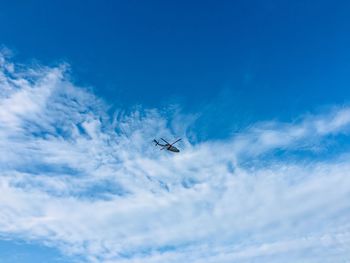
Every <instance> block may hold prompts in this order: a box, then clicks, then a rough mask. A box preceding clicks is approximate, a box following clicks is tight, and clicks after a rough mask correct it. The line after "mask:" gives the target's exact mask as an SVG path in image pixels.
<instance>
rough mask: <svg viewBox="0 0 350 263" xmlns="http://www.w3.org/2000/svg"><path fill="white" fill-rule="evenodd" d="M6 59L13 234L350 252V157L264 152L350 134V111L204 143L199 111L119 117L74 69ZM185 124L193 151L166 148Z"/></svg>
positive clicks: (156, 247)
mask: <svg viewBox="0 0 350 263" xmlns="http://www.w3.org/2000/svg"><path fill="white" fill-rule="evenodd" d="M1 65H2V68H1V73H0V76H1V77H0V89H1V96H0V107H1V111H0V112H1V113H0V128H1V129H0V169H1V173H0V191H1V192H2V195H1V197H0V210H1V211H2V212H1V215H0V234H1V236H3V237H7V238H14V239H15V238H20V239H24V240H29V241H30V240H35V241H39V242H42V243H44V244H46V245H49V246H54V247H57V248H59V249H60V250H61V251H62V252H63V253H65V254H67V255H72V256H76V255H78V256H80V257H81V258H82V260H84V261H90V262H126V263H130V262H184V261H186V262H204V261H205V262H232V261H235V262H252V261H253V260H256V259H257V258H259V262H281V261H283V262H300V261H303V260H304V261H307V262H320V260H322V262H335V261H341V260H343V261H345V260H350V255H349V249H348V247H350V244H349V243H350V239H349V235H350V225H349V224H348V222H349V217H350V212H349V211H350V209H349V208H350V205H349V204H348V203H349V202H348V200H349V197H350V174H349V171H350V167H349V166H350V165H349V157H348V156H347V155H346V154H343V155H341V156H340V155H339V156H334V158H333V159H332V160H328V161H327V160H323V161H312V162H311V161H310V162H308V163H306V162H304V161H302V159H299V160H294V161H291V160H285V159H283V160H281V159H278V157H276V156H272V157H270V158H269V159H268V160H266V158H265V157H264V155H265V154H268V153H269V152H271V151H274V150H279V149H284V150H286V151H289V150H291V151H292V150H294V149H297V148H298V147H300V146H301V145H302V146H303V147H304V149H305V150H306V151H308V150H310V151H312V147H313V146H314V145H315V144H316V145H319V144H321V143H322V142H324V141H325V140H327V138H328V136H336V135H339V134H345V135H347V134H348V131H349V126H350V109H349V108H347V107H343V108H338V109H335V110H333V111H331V112H330V113H327V114H323V115H316V116H308V117H304V118H302V119H301V120H300V121H299V122H296V123H291V124H288V123H278V122H270V123H257V124H254V125H252V126H251V127H250V128H248V129H246V130H245V131H243V132H242V133H241V134H238V135H236V136H234V137H232V138H230V139H227V140H223V141H216V142H214V141H207V142H203V143H199V144H191V143H190V141H189V139H188V138H187V136H186V134H188V133H191V132H192V133H193V132H194V131H190V130H189V129H190V127H191V125H190V121H191V117H188V116H181V115H180V114H177V113H175V115H169V114H167V113H160V112H159V111H157V110H138V111H135V112H134V113H131V114H129V115H125V114H121V113H119V114H116V115H115V116H114V118H112V119H111V118H110V117H109V116H108V114H107V111H108V106H107V105H105V104H104V102H103V101H101V100H100V99H99V98H97V97H96V96H95V95H93V94H92V93H91V92H89V91H87V90H86V89H83V88H80V87H77V86H75V85H74V84H73V83H71V82H70V81H69V76H67V73H66V72H65V66H62V67H57V68H45V67H38V68H36V69H34V68H29V67H28V68H27V69H22V70H21V71H20V72H19V71H16V67H17V66H16V65H14V64H12V63H11V61H9V60H8V59H5V58H1ZM182 118H183V122H182V121H181V120H182ZM168 119H170V121H168ZM171 119H177V120H178V122H177V123H176V124H174V123H173V122H172V121H171ZM174 131H177V132H178V131H181V132H182V133H183V134H180V135H181V136H182V137H183V144H182V148H183V151H182V152H181V153H180V154H178V155H171V154H168V153H166V152H165V153H163V152H161V154H160V152H159V151H158V150H157V149H155V148H153V146H152V144H151V140H152V139H153V137H158V136H163V135H164V136H167V137H175V134H174ZM176 135H179V134H176ZM247 159H252V160H254V162H253V163H252V164H251V165H249V166H247V165H244V164H245V160H247Z"/></svg>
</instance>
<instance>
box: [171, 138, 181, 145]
mask: <svg viewBox="0 0 350 263" xmlns="http://www.w3.org/2000/svg"><path fill="white" fill-rule="evenodd" d="M178 141H181V138H180V139H178V140H176V141H175V142H173V143H172V144H170V145H171V146H172V145H174V144H175V143H177V142H178Z"/></svg>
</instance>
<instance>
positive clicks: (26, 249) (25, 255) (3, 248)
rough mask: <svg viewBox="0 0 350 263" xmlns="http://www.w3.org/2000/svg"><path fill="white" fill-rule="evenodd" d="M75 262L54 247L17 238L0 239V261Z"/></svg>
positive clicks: (35, 262) (12, 262) (15, 262)
mask: <svg viewBox="0 0 350 263" xmlns="http://www.w3.org/2000/svg"><path fill="white" fill-rule="evenodd" d="M48 262H50V263H73V262H75V261H73V259H72V258H67V257H65V256H63V255H61V253H60V252H59V251H58V250H56V249H54V248H49V247H46V246H43V245H39V244H34V243H27V242H21V241H15V240H0V263H48Z"/></svg>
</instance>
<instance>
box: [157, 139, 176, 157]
mask: <svg viewBox="0 0 350 263" xmlns="http://www.w3.org/2000/svg"><path fill="white" fill-rule="evenodd" d="M160 139H161V140H163V141H164V142H165V144H161V143H159V141H157V140H156V139H154V140H153V142H154V143H155V144H156V146H161V147H162V148H161V149H160V150H164V149H167V150H168V151H171V152H175V153H178V152H180V150H179V149H178V148H176V147H175V146H173V145H174V144H175V143H177V142H178V141H180V140H181V138H180V139H178V140H176V141H175V142H173V143H168V142H167V141H166V140H164V139H163V138H160Z"/></svg>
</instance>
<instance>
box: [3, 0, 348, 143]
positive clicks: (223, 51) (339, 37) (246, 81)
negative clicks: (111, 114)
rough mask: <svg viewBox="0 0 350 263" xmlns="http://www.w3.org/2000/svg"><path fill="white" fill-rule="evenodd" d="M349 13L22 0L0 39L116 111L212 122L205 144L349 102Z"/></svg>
mask: <svg viewBox="0 0 350 263" xmlns="http://www.w3.org/2000/svg"><path fill="white" fill-rule="evenodd" d="M349 11H350V2H349V1H345V0H340V1H330V0H311V1H301V0H296V1H286V0H282V1H272V0H267V1H257V0H255V1H254V0H244V1H243V0H242V1H160V0H159V1H133V0H131V1H107V0H105V1H76V0H75V1H43V0H33V1H24V0H14V1H9V2H7V3H3V4H2V6H1V9H0V34H1V40H0V41H1V44H4V45H6V46H7V47H9V48H11V49H13V50H15V53H17V59H18V60H21V61H30V60H31V59H38V60H40V61H42V62H43V63H55V62H59V61H63V60H64V61H68V62H69V63H70V64H71V65H72V69H73V78H74V79H75V81H77V82H78V83H81V84H84V85H89V86H93V87H94V89H95V92H96V93H97V94H98V95H99V96H102V97H104V98H105V99H106V100H107V101H108V102H110V103H113V104H115V105H117V107H124V108H128V107H131V106H133V105H135V104H141V105H143V106H144V107H164V106H166V105H167V104H169V103H178V104H180V105H181V106H182V107H183V108H184V111H185V112H186V111H189V112H193V111H195V112H202V113H203V117H202V119H200V120H199V121H198V123H197V124H196V125H197V128H198V131H199V136H200V137H202V138H203V139H205V138H212V137H225V136H227V135H229V134H230V132H232V130H235V129H238V128H240V127H241V126H245V125H246V124H247V123H249V122H251V121H254V120H260V119H269V118H279V119H288V118H292V117H293V116H297V115H298V114H300V113H303V112H305V111H310V110H313V109H315V108H317V107H318V106H319V105H332V104H343V103H348V101H349V96H350V89H349V84H350V49H349V48H348V47H349V46H350V34H349V32H350V16H349Z"/></svg>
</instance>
